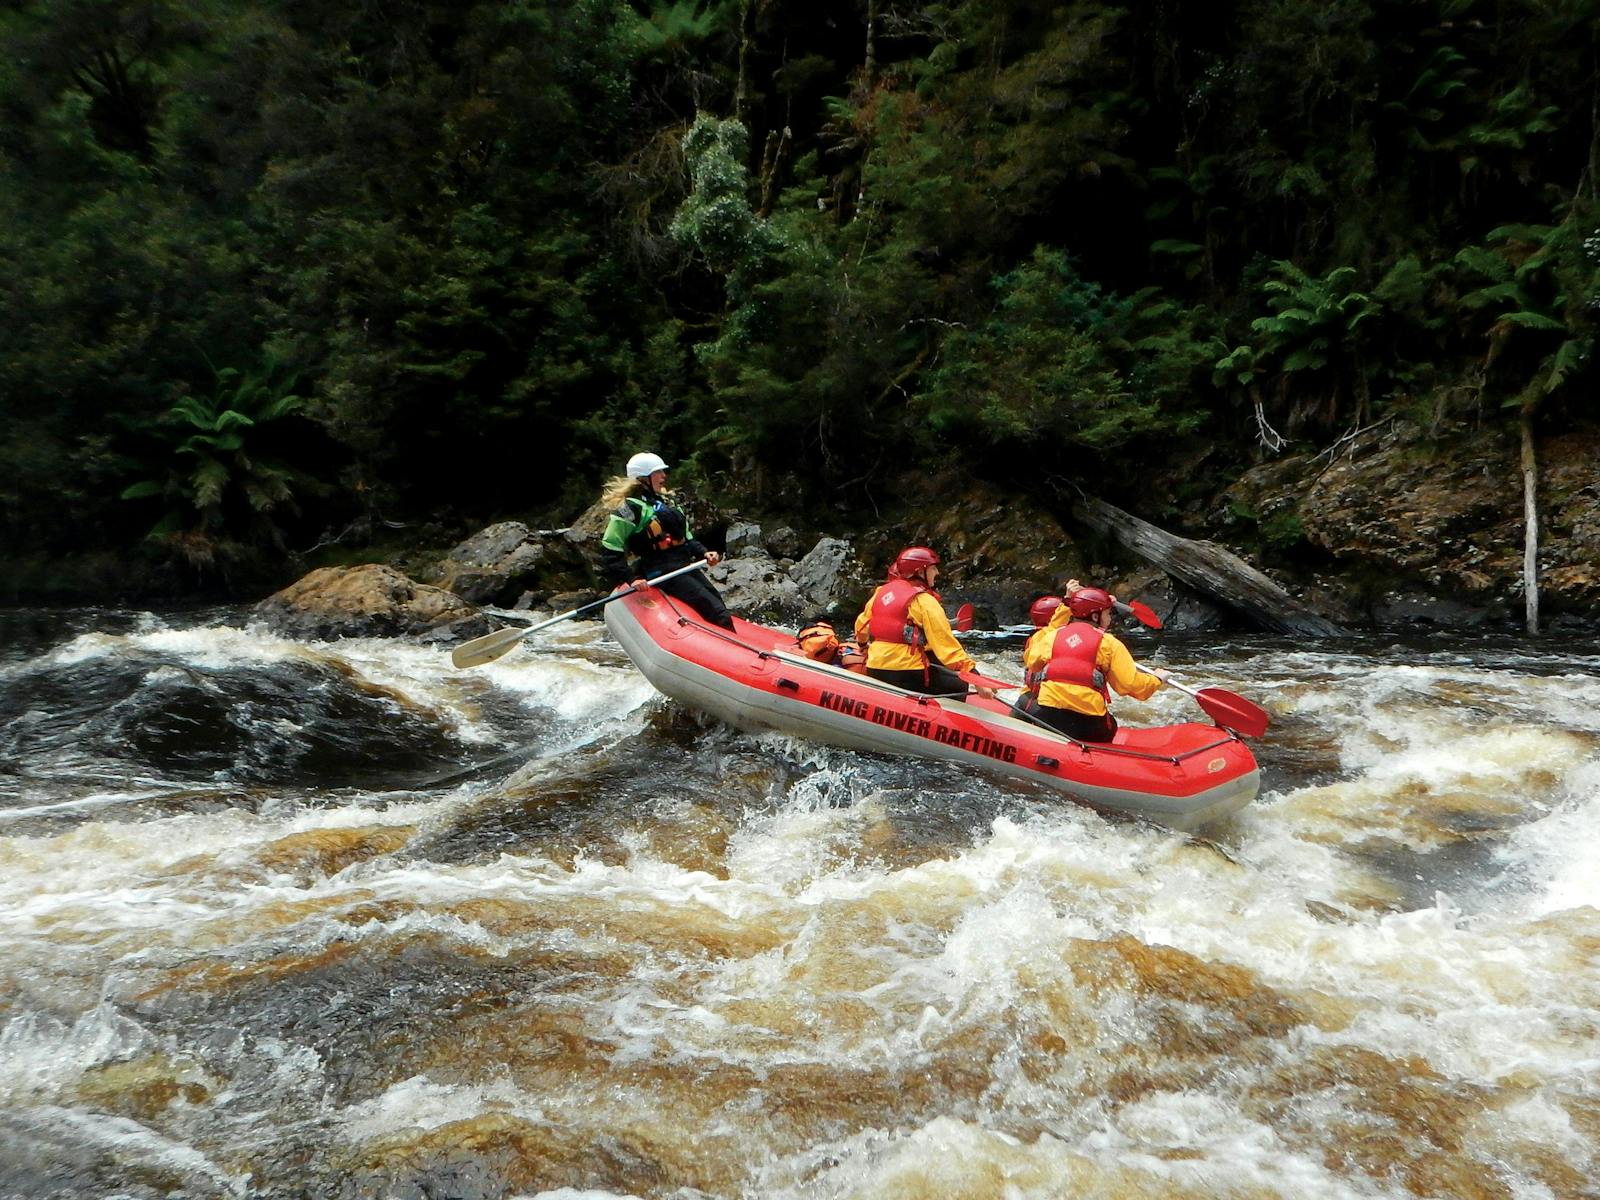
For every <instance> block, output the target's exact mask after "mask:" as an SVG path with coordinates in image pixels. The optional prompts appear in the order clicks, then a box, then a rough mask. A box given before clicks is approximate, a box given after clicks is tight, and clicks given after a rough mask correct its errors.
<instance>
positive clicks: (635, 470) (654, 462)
mask: <svg viewBox="0 0 1600 1200" xmlns="http://www.w3.org/2000/svg"><path fill="white" fill-rule="evenodd" d="M666 469H667V464H666V463H664V462H662V461H661V456H660V455H659V454H635V455H634V456H633V457H632V458H630V459H629V460H628V467H627V472H628V478H629V479H649V478H650V476H652V475H654V474H655V473H656V472H657V471H665V470H666Z"/></svg>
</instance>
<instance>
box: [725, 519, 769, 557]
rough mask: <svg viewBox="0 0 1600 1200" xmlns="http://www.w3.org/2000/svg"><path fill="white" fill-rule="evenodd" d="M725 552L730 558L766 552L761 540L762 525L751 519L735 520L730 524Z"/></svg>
mask: <svg viewBox="0 0 1600 1200" xmlns="http://www.w3.org/2000/svg"><path fill="white" fill-rule="evenodd" d="M725 546H726V549H725V550H724V553H725V554H727V556H728V557H729V558H741V557H745V556H752V555H756V554H765V553H766V548H765V546H763V544H762V541H761V526H759V525H756V524H754V523H753V522H750V521H734V522H733V523H732V524H730V525H729V526H728V536H727V539H726V542H725Z"/></svg>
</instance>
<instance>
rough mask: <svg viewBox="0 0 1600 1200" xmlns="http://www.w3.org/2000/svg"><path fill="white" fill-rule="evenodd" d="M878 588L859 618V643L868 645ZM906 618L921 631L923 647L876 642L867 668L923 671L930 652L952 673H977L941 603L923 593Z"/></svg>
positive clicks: (870, 651)
mask: <svg viewBox="0 0 1600 1200" xmlns="http://www.w3.org/2000/svg"><path fill="white" fill-rule="evenodd" d="M882 590H883V588H882V587H879V588H878V591H877V592H873V593H872V599H871V600H868V601H867V605H866V607H865V608H863V609H862V610H861V615H860V616H859V617H857V618H856V641H858V642H861V643H862V644H863V645H866V644H867V629H868V626H869V625H870V624H871V621H872V605H873V601H875V600H877V598H878V592H881V591H882ZM906 616H907V617H909V618H910V619H911V623H912V624H913V625H915V626H916V627H917V628H918V629H920V630H922V642H923V644H922V645H921V646H907V645H906V644H905V643H903V642H873V643H871V644H870V645H867V668H868V669H869V670H870V669H871V668H873V667H876V668H877V669H878V670H880V671H920V670H922V668H923V667H925V666H927V665H928V658H927V654H926V653H924V651H928V652H931V653H932V654H933V656H934V657H935V658H937V659H938V660H939V661H940V662H942V663H943V664H944V665H945V666H947V667H949V668H950V669H951V670H952V671H976V670H977V669H978V664H977V663H976V662H974V661H973V659H972V657H971V656H970V655H969V654H968V653H967V652H966V651H965V650H963V649H962V648H961V643H960V642H958V641H956V635H955V634H954V633H953V632H952V631H951V629H950V618H949V617H947V616H945V615H944V609H942V608H940V607H939V602H938V601H937V600H935V599H934V598H933V597H932V596H931V595H930V594H929V593H927V592H923V593H921V594H920V595H918V596H916V597H915V598H913V599H912V601H911V604H910V606H909V607H908V608H907V609H906Z"/></svg>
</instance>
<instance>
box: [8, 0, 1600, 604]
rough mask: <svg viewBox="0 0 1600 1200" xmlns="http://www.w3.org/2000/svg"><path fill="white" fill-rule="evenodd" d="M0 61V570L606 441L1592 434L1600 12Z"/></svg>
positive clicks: (505, 1) (196, 571) (785, 455)
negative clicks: (1445, 431)
mask: <svg viewBox="0 0 1600 1200" xmlns="http://www.w3.org/2000/svg"><path fill="white" fill-rule="evenodd" d="M0 51H3V52H0V107H3V120H0V255H3V260H4V263H5V270H4V274H3V277H0V306H3V321H0V418H3V421H4V427H5V431H6V436H5V438H4V440H3V443H0V447H3V448H0V543H3V546H4V555H3V556H4V558H5V560H6V563H5V565H6V573H7V575H8V585H7V589H8V593H9V595H10V596H11V597H13V598H15V597H18V596H21V597H25V598H26V597H33V596H48V595H52V594H56V595H67V594H77V595H79V596H82V595H84V594H86V593H88V592H92V589H93V587H94V586H95V584H96V582H97V581H98V582H100V583H101V584H103V585H104V586H106V587H108V588H111V587H122V586H131V585H130V584H129V581H130V580H137V579H139V578H141V576H139V575H138V573H137V571H134V570H132V569H131V566H130V564H138V563H144V564H148V565H149V566H150V567H152V568H153V567H154V566H155V565H157V564H161V563H166V564H168V566H167V568H166V570H167V574H166V575H164V576H163V575H149V576H145V577H143V578H148V579H164V580H166V581H167V584H168V585H171V584H172V583H174V582H175V581H176V582H178V583H180V584H181V585H183V586H205V585H207V584H208V583H209V584H215V583H216V582H217V581H218V580H224V581H226V580H229V579H230V578H231V579H234V580H237V579H242V578H250V579H261V578H270V577H272V576H273V575H274V574H275V573H276V574H280V575H281V574H282V573H284V572H288V571H290V570H291V569H292V567H293V566H294V565H297V564H302V565H303V564H306V563H309V562H311V561H315V560H317V559H318V556H319V555H320V556H326V555H328V554H334V553H339V554H352V555H359V554H361V553H363V552H370V549H371V548H372V547H373V546H375V545H379V544H382V543H383V542H385V540H388V541H393V540H395V539H397V538H406V537H426V536H430V535H441V536H453V535H454V534H455V533H458V532H461V531H466V530H470V528H473V527H475V526H476V524H481V523H482V522H483V521H485V520H488V519H492V518H501V517H506V516H522V517H532V518H534V519H538V518H540V517H549V518H551V519H555V518H557V517H560V516H563V515H571V513H572V512H573V511H574V510H575V508H577V507H581V506H582V505H583V504H584V503H586V502H587V501H588V500H589V499H591V498H592V496H593V495H594V494H595V492H596V490H597V488H598V485H599V483H600V481H601V480H602V478H603V477H605V476H607V475H610V474H613V473H615V470H616V466H617V464H619V463H620V462H621V460H622V458H623V457H624V456H625V455H626V454H627V453H628V452H630V451H632V450H635V449H639V448H643V447H649V448H653V449H658V450H659V451H660V452H661V453H662V454H664V455H666V456H667V457H668V458H669V459H670V460H672V461H673V462H674V463H682V464H684V466H685V470H686V473H687V474H688V476H689V478H690V479H695V478H698V479H699V480H700V481H701V482H702V483H703V484H704V485H706V486H708V487H712V488H720V489H723V490H725V491H728V492H730V493H738V494H739V498H740V499H741V501H742V502H743V503H746V504H754V505H759V504H761V503H769V504H780V503H781V504H787V505H790V506H795V507H798V506H803V505H805V504H806V503H808V502H809V501H811V500H812V499H814V498H819V497H823V496H825V497H827V499H828V502H829V503H830V504H835V505H837V504H840V503H845V504H851V503H854V504H858V505H861V506H862V507H863V510H864V511H865V510H866V506H867V505H869V504H870V503H874V502H875V499H876V498H875V497H874V495H873V489H874V488H875V487H877V488H881V487H882V486H883V481H884V480H885V479H887V478H889V477H891V476H892V474H893V473H894V472H895V471H897V470H900V469H902V468H904V467H907V466H915V465H920V466H929V465H931V464H934V463H936V462H941V461H945V460H949V459H952V458H955V459H959V460H960V461H961V462H962V463H963V464H965V466H966V467H968V468H970V469H971V470H972V471H974V472H976V473H978V474H980V475H981V474H986V473H987V474H989V475H991V476H992V477H997V478H1005V479H1008V480H1017V481H1020V482H1021V483H1022V485H1023V487H1024V489H1025V490H1027V491H1029V492H1032V493H1033V494H1034V495H1035V496H1036V497H1037V498H1038V499H1039V500H1040V501H1041V502H1043V503H1050V502H1051V501H1052V496H1054V495H1056V494H1057V493H1058V491H1059V489H1061V488H1064V487H1067V486H1070V485H1072V484H1075V483H1076V484H1082V485H1085V486H1091V487H1096V488H1102V489H1105V490H1106V491H1107V492H1108V493H1109V494H1110V495H1111V496H1112V497H1113V498H1118V497H1126V496H1130V495H1132V496H1135V497H1136V499H1137V503H1136V505H1135V506H1136V507H1138V508H1139V509H1141V510H1142V511H1144V512H1146V513H1147V514H1150V515H1156V516H1158V515H1160V514H1161V513H1163V512H1171V511H1175V510H1176V509H1178V508H1181V506H1183V505H1184V504H1185V503H1186V501H1188V500H1189V499H1192V498H1193V497H1195V496H1198V495H1199V494H1201V493H1203V492H1207V491H1212V490H1214V489H1215V488H1216V487H1218V486H1220V485H1222V484H1224V483H1226V482H1227V481H1228V480H1229V479H1230V478H1231V477H1232V476H1234V475H1236V474H1238V473H1239V472H1240V471H1241V470H1243V469H1244V468H1245V467H1246V466H1248V465H1249V464H1250V463H1251V462H1252V461H1255V460H1256V459H1257V458H1259V456H1261V455H1264V454H1269V453H1277V452H1282V451H1283V450H1285V449H1287V448H1292V447H1294V446H1296V445H1300V446H1319V445H1325V444H1328V443H1330V442H1332V441H1333V440H1334V439H1336V438H1338V437H1339V436H1340V435H1341V434H1342V433H1344V432H1346V431H1348V430H1350V429H1353V428H1359V427H1362V426H1364V425H1367V424H1369V423H1371V422H1373V421H1375V420H1379V419H1386V418H1394V419H1398V420H1404V421H1408V422H1412V423H1414V424H1416V425H1417V426H1419V427H1422V428H1428V429H1437V428H1441V427H1444V426H1446V425H1452V424H1456V423H1460V422H1468V423H1476V424H1477V425H1479V426H1481V427H1482V428H1484V429H1486V430H1492V429H1494V428H1496V427H1497V426H1503V425H1504V424H1505V423H1507V422H1509V423H1511V424H1512V425H1514V424H1515V422H1516V420H1517V419H1518V415H1519V413H1522V412H1524V411H1526V412H1528V413H1534V412H1537V416H1538V420H1539V421H1541V422H1543V423H1544V424H1545V425H1546V426H1548V427H1559V426H1561V425H1563V424H1565V423H1573V422H1581V421H1585V420H1593V419H1594V418H1595V417H1596V416H1597V415H1600V414H1596V412H1595V409H1594V400H1593V396H1594V394H1595V385H1596V382H1597V378H1596V372H1595V369H1594V367H1593V365H1592V356H1591V348H1592V346H1593V342H1594V337H1595V332H1596V327H1597V321H1600V292H1597V280H1600V228H1597V227H1600V205H1597V201H1596V186H1597V182H1600V181H1597V173H1600V170H1597V169H1600V74H1597V53H1600V0H1566V2H1563V0H1213V2H1208V3H1197V2H1195V0H1189V2H1188V3H1185V2H1184V0H1125V2H1122V3H1112V2H1109V0H1079V2H1076V3H1067V4H1059V5H1051V4H1043V3H1022V2H1018V0H949V2H946V3H931V2H929V3H919V2H916V0H903V2H902V0H809V2H807V3H803V4H802V3H794V2H791V0H682V2H678V3H672V4H665V3H658V4H655V5H653V6H652V5H651V4H650V3H649V2H648V0H637V2H632V3H630V2H629V0H550V2H543V3H542V2H539V0H452V2H449V3H446V2H443V0H437V2H432V3H430V2H428V0H386V2H385V3H382V4H379V3H375V2H373V0H314V2H313V0H187V2H176V0H174V2H167V0H146V2H135V0H4V3H3V4H0ZM1180 446H1181V447H1185V450H1184V452H1183V453H1182V454H1181V455H1180V454H1179V453H1178V452H1177V449H1176V448H1177V447H1180ZM1195 447H1199V448H1200V450H1199V451H1198V452H1197V451H1196V450H1195V449H1194V448H1195ZM1179 459H1181V461H1182V463H1183V468H1182V469H1181V470H1173V469H1170V468H1171V464H1172V463H1174V462H1176V461H1178V460H1179ZM123 572H126V575H124V574H122V573H123ZM230 572H231V575H230Z"/></svg>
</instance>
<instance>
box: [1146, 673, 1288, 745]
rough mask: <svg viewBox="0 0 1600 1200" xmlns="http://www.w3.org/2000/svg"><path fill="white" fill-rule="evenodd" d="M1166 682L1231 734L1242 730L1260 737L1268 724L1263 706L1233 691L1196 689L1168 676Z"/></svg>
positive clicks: (1208, 688)
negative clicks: (1191, 697)
mask: <svg viewBox="0 0 1600 1200" xmlns="http://www.w3.org/2000/svg"><path fill="white" fill-rule="evenodd" d="M1167 682H1168V683H1169V684H1171V685H1172V686H1173V687H1175V688H1177V689H1178V690H1179V691H1180V692H1182V693H1183V694H1184V695H1186V696H1193V697H1194V699H1195V702H1196V703H1197V704H1199V705H1200V708H1201V710H1202V711H1203V712H1204V713H1205V714H1206V716H1208V717H1210V718H1211V719H1212V720H1213V721H1215V722H1216V723H1217V724H1218V725H1221V726H1222V727H1223V728H1224V729H1231V730H1233V732H1234V733H1242V734H1244V736H1245V737H1260V736H1261V735H1262V734H1263V733H1265V732H1266V731H1267V726H1268V725H1269V724H1270V723H1271V718H1270V717H1268V716H1267V710H1266V709H1264V708H1262V707H1261V706H1260V705H1259V704H1254V703H1252V702H1251V701H1249V700H1246V699H1245V698H1244V697H1243V696H1241V695H1239V694H1238V693H1237V692H1230V691H1226V690H1225V689H1223V688H1215V687H1205V688H1201V689H1200V690H1199V691H1196V690H1195V689H1194V688H1191V687H1185V686H1184V685H1183V684H1181V683H1179V682H1178V681H1177V680H1176V679H1174V678H1172V676H1170V675H1169V676H1167Z"/></svg>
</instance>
